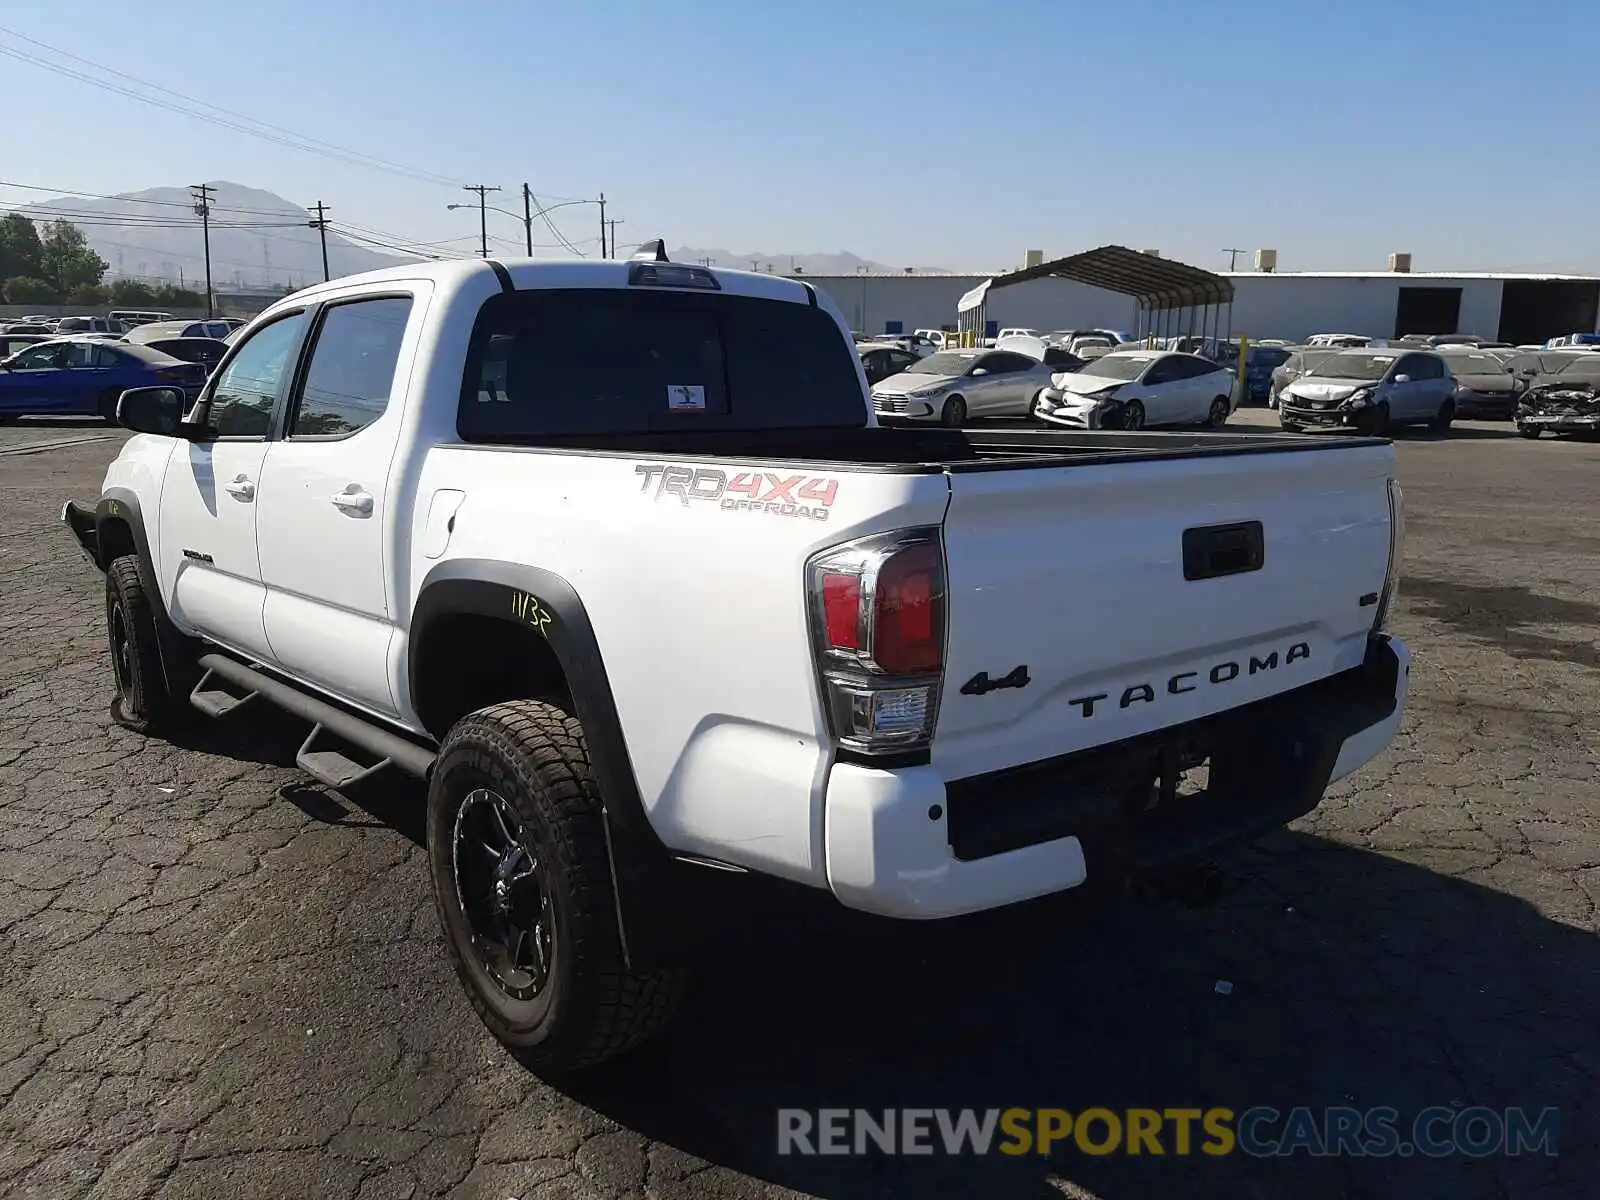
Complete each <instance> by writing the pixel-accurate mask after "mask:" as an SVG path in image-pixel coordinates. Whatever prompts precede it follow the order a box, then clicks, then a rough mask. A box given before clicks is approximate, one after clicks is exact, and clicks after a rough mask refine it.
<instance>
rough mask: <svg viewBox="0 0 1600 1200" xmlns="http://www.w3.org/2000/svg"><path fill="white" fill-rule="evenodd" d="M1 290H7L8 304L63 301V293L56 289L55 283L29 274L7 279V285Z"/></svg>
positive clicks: (58, 302) (55, 302) (56, 302)
mask: <svg viewBox="0 0 1600 1200" xmlns="http://www.w3.org/2000/svg"><path fill="white" fill-rule="evenodd" d="M0 290H3V291H4V292H5V297H6V303H7V304H60V303H61V293H60V292H58V291H56V289H55V287H54V285H52V284H49V283H46V282H45V281H44V280H43V279H34V278H31V277H30V276H27V275H17V276H14V277H13V278H11V279H8V280H6V282H5V287H4V288H3V289H0Z"/></svg>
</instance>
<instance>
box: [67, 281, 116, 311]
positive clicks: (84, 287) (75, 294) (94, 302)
mask: <svg viewBox="0 0 1600 1200" xmlns="http://www.w3.org/2000/svg"><path fill="white" fill-rule="evenodd" d="M109 299H111V293H110V292H109V291H107V290H106V289H105V288H103V287H101V286H100V285H99V284H98V283H84V284H79V285H78V286H77V287H75V288H73V289H72V291H71V292H69V293H68V295H67V303H68V304H81V305H83V306H84V307H85V308H97V307H99V306H100V305H102V304H104V303H106V301H108V300H109Z"/></svg>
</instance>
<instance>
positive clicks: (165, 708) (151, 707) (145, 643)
mask: <svg viewBox="0 0 1600 1200" xmlns="http://www.w3.org/2000/svg"><path fill="white" fill-rule="evenodd" d="M160 620H161V617H160V616H159V615H157V612H156V608H155V606H154V605H153V604H151V603H150V595H149V593H148V592H147V591H146V590H145V586H144V581H143V580H142V579H141V578H140V577H139V559H138V558H137V556H135V555H132V554H124V555H123V556H122V557H120V558H115V559H112V560H111V563H110V565H109V566H107V567H106V636H107V638H108V640H109V642H110V645H111V671H112V677H113V678H114V679H115V681H116V695H115V696H114V697H113V698H112V701H111V719H112V720H114V721H115V722H116V723H117V724H118V725H121V726H123V727H124V728H125V729H131V730H133V731H134V732H135V733H153V732H156V731H157V730H160V729H162V728H164V727H167V726H170V725H172V724H174V723H175V722H176V721H177V720H178V719H179V717H180V716H182V715H185V714H186V713H187V711H188V710H187V708H186V707H185V703H184V702H185V699H186V697H184V696H174V695H173V694H172V693H171V692H170V691H169V690H168V688H167V676H166V672H165V671H164V670H163V669H162V662H161V643H160V634H159V631H158V627H157V622H159V621H160Z"/></svg>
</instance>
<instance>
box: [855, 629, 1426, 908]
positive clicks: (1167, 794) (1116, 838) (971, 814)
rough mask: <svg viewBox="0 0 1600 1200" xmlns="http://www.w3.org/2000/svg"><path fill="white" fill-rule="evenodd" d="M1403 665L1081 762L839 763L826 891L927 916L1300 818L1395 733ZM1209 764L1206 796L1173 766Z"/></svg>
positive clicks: (1384, 643) (1393, 643)
mask: <svg viewBox="0 0 1600 1200" xmlns="http://www.w3.org/2000/svg"><path fill="white" fill-rule="evenodd" d="M1410 669H1411V655H1410V652H1409V651H1408V650H1407V649H1406V646H1405V644H1404V643H1403V642H1400V641H1397V640H1395V639H1392V638H1389V637H1376V638H1374V639H1373V641H1372V643H1371V645H1370V646H1369V649H1368V654H1367V659H1366V662H1365V663H1364V664H1363V665H1362V666H1360V667H1356V668H1354V669H1352V670H1350V671H1345V672H1343V673H1341V674H1339V675H1335V676H1332V677H1330V678H1327V679H1322V680H1319V681H1317V682H1316V683H1313V684H1309V685H1307V686H1306V687H1303V688H1297V689H1295V690H1293V691H1290V692H1285V693H1282V694H1280V695H1277V696H1273V697H1270V698H1269V699H1267V700H1263V701H1259V702H1257V703H1255V704H1251V705H1246V706H1244V707H1243V708H1238V709H1234V710H1232V711H1230V712H1226V713H1221V714H1218V715H1216V716H1212V717H1206V718H1203V719H1202V720H1199V721H1195V722H1191V723H1189V724H1186V725H1179V726H1174V727H1172V728H1169V729H1165V730H1161V731H1159V732H1157V733H1154V734H1149V735H1146V736H1143V737H1139V738H1133V739H1129V740H1128V741H1126V742H1121V743H1117V744H1114V745H1110V746H1103V747H1099V748H1097V749H1094V750H1089V751H1085V752H1083V753H1080V754H1072V755H1066V756H1063V757H1061V758H1055V759H1048V760H1045V761H1043V762H1037V763H1030V764H1027V765H1025V766H1021V767H1014V768H1010V769H1007V770H1004V771H998V772H994V773H992V774H989V775H983V776H977V777H975V778H971V779H962V780H956V781H951V782H946V781H945V780H943V779H941V778H940V777H939V775H938V773H937V772H936V771H935V770H934V768H933V767H931V766H921V767H911V768H907V769H904V770H875V769H872V768H868V767H861V766H856V765H853V764H848V763H835V764H834V766H833V768H832V771H831V773H830V775H829V779H828V790H827V800H826V808H827V815H826V821H825V835H824V841H825V852H826V856H827V857H826V861H827V874H828V885H829V887H830V888H831V889H832V891H833V893H834V895H835V896H836V897H838V899H839V900H840V902H842V903H843V904H845V905H846V906H848V907H850V908H857V909H862V910H864V911H867V912H874V913H881V914H883V915H886V916H892V917H907V918H934V917H948V916H955V915H958V914H961V913H969V912H977V911H980V910H982V909H988V908H997V907H999V906H1001V905H1005V904H1012V903H1016V902H1018V901H1022V900H1029V899H1033V898H1035V897H1037V896H1043V895H1046V894H1048V893H1051V892H1057V891H1061V890H1063V889H1065V888H1071V887H1076V886H1077V885H1078V884H1081V883H1083V882H1084V881H1085V880H1086V879H1088V878H1089V876H1090V875H1091V874H1093V875H1095V877H1096V878H1099V877H1101V876H1108V877H1110V876H1116V875H1119V874H1123V873H1125V872H1126V871H1128V870H1130V869H1135V868H1142V867H1152V866H1158V865H1161V864H1164V863H1171V862H1175V861H1181V860H1183V859H1185V858H1189V857H1192V856H1194V855H1197V854H1201V853H1204V852H1205V851H1207V850H1209V849H1211V848H1213V847H1216V846H1219V845H1223V844H1226V843H1228V842H1234V841H1239V840H1242V839H1247V838H1251V837H1255V836H1258V835H1260V834H1262V833H1265V832H1267V831H1269V830H1271V829H1274V828H1277V827H1279V826H1282V825H1284V824H1286V823H1287V822H1289V821H1292V820H1294V819H1295V818H1296V817H1299V816H1303V815H1304V814H1306V813H1308V812H1310V811H1311V810H1312V809H1313V808H1315V807H1316V806H1317V804H1318V803H1319V802H1320V801H1321V799H1322V795H1323V792H1324V791H1325V790H1326V788H1327V786H1328V784H1329V783H1331V782H1332V781H1333V780H1335V779H1339V778H1341V777H1342V776H1344V775H1348V774H1349V773H1350V772H1352V771H1354V770H1356V768H1358V767H1360V766H1362V765H1363V764H1364V763H1366V762H1368V761H1369V760H1370V759H1372V758H1373V757H1374V756H1375V755H1376V754H1378V753H1379V752H1380V751H1381V750H1382V749H1383V748H1384V747H1385V746H1387V745H1388V744H1389V742H1390V741H1391V740H1392V739H1393V737H1394V736H1395V734H1396V733H1397V732H1398V731H1399V728H1400V720H1401V715H1402V712H1403V709H1404V706H1405V697H1406V689H1407V685H1408V682H1409V676H1410ZM1202 759H1203V760H1205V761H1206V762H1207V764H1208V765H1207V773H1208V778H1207V780H1206V782H1205V786H1204V789H1203V790H1201V791H1198V792H1197V793H1194V794H1188V793H1187V792H1184V791H1179V790H1178V788H1177V786H1176V785H1177V783H1178V778H1177V776H1178V771H1179V770H1180V769H1181V768H1183V767H1185V766H1187V765H1189V764H1190V763H1193V762H1198V761H1200V760H1202Z"/></svg>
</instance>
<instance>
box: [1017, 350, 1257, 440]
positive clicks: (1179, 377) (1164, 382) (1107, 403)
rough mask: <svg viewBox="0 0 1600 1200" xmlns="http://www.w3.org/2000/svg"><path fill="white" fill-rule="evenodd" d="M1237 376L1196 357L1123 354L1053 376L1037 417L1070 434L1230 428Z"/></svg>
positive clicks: (1140, 352)
mask: <svg viewBox="0 0 1600 1200" xmlns="http://www.w3.org/2000/svg"><path fill="white" fill-rule="evenodd" d="M1233 395H1234V374H1233V372H1232V371H1230V370H1229V369H1228V368H1227V367H1224V366H1222V365H1221V364H1219V363H1216V362H1213V361H1212V360H1211V359H1209V358H1201V357H1200V356H1199V355H1198V354H1175V353H1169V352H1166V351H1161V350H1119V351H1117V352H1116V353H1114V354H1106V355H1102V356H1101V357H1100V358H1097V359H1095V360H1094V361H1093V362H1089V363H1085V364H1084V366H1083V368H1082V369H1081V370H1078V371H1075V372H1072V373H1070V374H1061V375H1057V376H1055V377H1054V378H1053V379H1051V381H1050V386H1049V388H1047V389H1046V390H1045V391H1044V393H1043V394H1042V395H1041V396H1040V397H1039V402H1038V404H1037V405H1035V407H1034V410H1033V415H1034V416H1035V417H1037V418H1038V419H1039V420H1041V421H1044V422H1046V423H1047V424H1050V425H1064V426H1066V427H1068V428H1071V429H1144V428H1145V427H1146V426H1150V425H1202V424H1203V425H1210V426H1211V427H1213V428H1217V429H1220V428H1221V427H1222V426H1224V425H1226V424H1227V423H1228V417H1229V416H1230V415H1232V413H1233V408H1234V402H1233Z"/></svg>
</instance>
